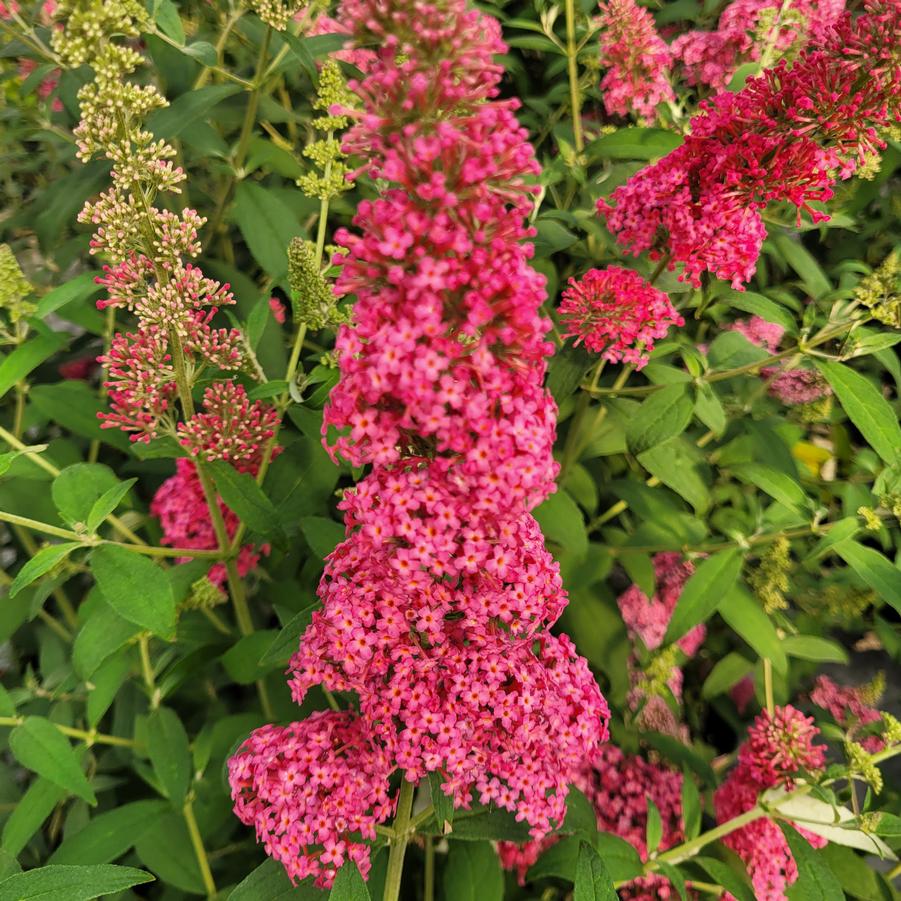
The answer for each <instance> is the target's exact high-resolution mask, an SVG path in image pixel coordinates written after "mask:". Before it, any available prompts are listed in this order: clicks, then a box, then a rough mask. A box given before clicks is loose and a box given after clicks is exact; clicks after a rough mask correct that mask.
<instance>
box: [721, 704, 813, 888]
mask: <svg viewBox="0 0 901 901" xmlns="http://www.w3.org/2000/svg"><path fill="white" fill-rule="evenodd" d="M818 734H819V730H818V729H817V728H816V726H814V724H813V718H812V717H806V716H804V714H803V713H801V712H800V711H799V710H796V709H795V708H794V707H792V706H791V705H786V706H785V707H776V709H775V710H774V712H773V713H772V714H770V713H769V712H768V711H766V710H764V711H762V712H761V713H760V715H759V716H758V717H757V719H756V720H755V721H754V723H753V724H752V726H751V727H750V728H749V729H748V739H747V741H746V742H745V744H743V745H742V746H741V748H740V749H739V752H738V766H736V767H735V769H734V770H732V772H731V773H730V774H729V776H728V778H727V779H726V781H725V782H723V784H722V785H721V786H720V787H719V788H718V789H717V790H716V792H715V794H714V808H715V811H716V819H717V822H718V823H724V822H726V821H727V820H731V819H732V818H734V817H737V816H739V815H740V814H742V813H745V812H746V811H748V810H751V808H753V807H754V806H755V805H756V804H757V799H758V797H759V796H760V795H761V793H762V792H764V791H766V790H767V789H770V788H775V787H777V786H784V787H790V786H791V784H792V776H793V774H795V773H797V772H798V770H802V769H804V770H814V769H818V768H820V767H822V766H823V764H824V762H825V751H826V746H825V745H818V744H814V739H815V738H816V737H817V735H818ZM799 831H800V832H801V834H802V835H803V836H804V837H805V838H806V839H807V840H808V841H809V842H810V844H811V845H813V846H814V847H815V848H822V847H823V846H824V845H825V844H826V839H824V838H822V837H821V836H818V835H815V834H814V833H812V832H810V831H808V830H805V829H803V828H799ZM723 841H724V843H725V844H726V845H727V846H728V847H729V848H731V849H732V850H733V851H735V853H736V854H738V856H739V857H741V859H742V860H743V861H744V864H745V866H746V867H747V869H748V874H749V875H750V877H751V882H752V883H753V885H754V897H755V898H758V899H759V901H784V899H785V898H786V894H785V890H786V888H787V887H788V886H790V885H791V884H792V883H793V882H795V881H796V880H797V878H798V865H797V863H796V862H795V859H794V857H792V854H791V851H790V850H789V848H788V842H786V840H785V836H784V835H783V834H782V831H781V830H780V829H779V827H778V826H777V825H776V824H775V823H774V822H773V821H772V820H769V819H766V818H761V819H757V820H754V821H752V822H750V823H748V824H747V825H746V826H742V827H741V828H740V829H736V830H735V831H734V832H731V833H729V835H727V836H726V837H725V838H724V839H723Z"/></svg>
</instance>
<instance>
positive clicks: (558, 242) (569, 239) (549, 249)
mask: <svg viewBox="0 0 901 901" xmlns="http://www.w3.org/2000/svg"><path fill="white" fill-rule="evenodd" d="M535 227H536V228H537V230H538V234H537V235H536V236H535V252H536V253H537V254H538V255H539V256H542V257H549V256H550V255H551V254H553V253H557V252H558V251H560V250H565V249H566V248H567V247H571V246H572V245H573V244H575V243H576V241H578V240H579V236H578V235H575V234H573V233H572V232H571V231H570V230H569V229H568V228H567V227H566V226H565V225H562V224H561V223H559V222H557V221H556V220H554V219H539V220H538V222H536V223H535Z"/></svg>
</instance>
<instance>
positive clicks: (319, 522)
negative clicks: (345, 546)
mask: <svg viewBox="0 0 901 901" xmlns="http://www.w3.org/2000/svg"><path fill="white" fill-rule="evenodd" d="M300 529H301V531H302V532H303V537H304V538H306V540H307V544H308V545H309V546H310V549H311V550H312V551H313V553H314V554H315V555H316V556H317V557H318V558H319V559H320V560H324V559H325V558H326V557H327V556H328V555H329V554H330V553H331V552H332V551H333V550H334V549H335V548H336V547H337V546H338V545H339V544H340V543H341V542H342V541H344V539H345V537H346V535H345V529H344V526H343V524H342V523H340V522H335V520H334V519H329V518H328V517H327V516H304V517H302V518H301V520H300Z"/></svg>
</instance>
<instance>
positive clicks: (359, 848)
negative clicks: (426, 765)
mask: <svg viewBox="0 0 901 901" xmlns="http://www.w3.org/2000/svg"><path fill="white" fill-rule="evenodd" d="M390 771H391V765H390V762H389V759H388V756H387V755H386V754H385V753H384V751H381V750H379V749H378V748H377V747H376V746H374V745H373V744H372V743H371V742H370V741H369V740H368V738H367V736H366V734H365V732H364V730H363V729H362V726H361V721H360V720H358V719H357V718H356V717H354V715H353V714H352V713H349V712H347V711H344V712H340V713H338V712H333V711H321V712H318V713H314V714H312V715H311V716H310V717H308V718H307V719H305V720H304V721H303V722H300V723H291V724H290V725H289V726H285V727H282V726H263V727H262V728H261V729H257V730H256V731H255V732H254V733H253V734H252V735H251V736H250V738H248V739H247V741H245V742H244V744H243V745H242V746H241V748H240V749H239V750H238V753H237V754H235V756H234V757H232V758H231V759H230V760H229V761H228V774H229V781H230V782H231V786H232V798H233V799H234V801H235V813H236V814H237V816H238V817H239V819H240V820H241V822H242V823H245V824H246V825H248V826H254V827H255V829H256V832H257V839H258V840H259V841H261V842H262V843H263V847H264V848H265V849H266V853H267V854H269V855H270V856H271V857H273V858H275V859H276V860H278V861H280V862H281V863H282V864H283V865H284V867H285V870H286V871H287V873H288V875H289V876H290V877H291V879H292V880H299V879H304V878H306V877H307V876H312V877H314V878H315V880H316V882H317V884H320V885H323V884H331V882H332V880H334V878H335V874H336V873H337V872H338V870H339V869H341V866H342V865H343V863H344V862H345V860H352V861H354V863H355V864H356V865H357V867H358V868H359V869H360V872H361V873H362V875H363V877H364V878H365V877H366V876H368V875H369V869H370V866H371V863H370V858H369V846H368V845H367V844H365V842H371V841H373V840H374V839H375V827H376V825H377V824H379V823H383V822H384V821H385V820H386V819H388V817H389V816H390V815H391V814H392V812H393V803H392V801H391V800H390V799H389V797H388V776H389V774H390Z"/></svg>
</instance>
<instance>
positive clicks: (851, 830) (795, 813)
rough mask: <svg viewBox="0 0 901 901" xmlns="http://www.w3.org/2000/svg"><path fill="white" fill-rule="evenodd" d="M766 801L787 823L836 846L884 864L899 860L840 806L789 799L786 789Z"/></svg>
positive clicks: (769, 794)
mask: <svg viewBox="0 0 901 901" xmlns="http://www.w3.org/2000/svg"><path fill="white" fill-rule="evenodd" d="M763 797H764V799H765V800H766V801H767V802H768V803H769V802H772V803H773V804H774V805H775V806H778V808H779V813H780V815H783V814H784V818H785V819H786V820H791V821H793V822H794V821H797V822H799V823H802V824H803V826H804V829H806V830H808V831H810V832H812V833H814V835H819V836H822V837H823V838H825V839H828V840H829V841H830V842H832V843H835V844H837V845H844V846H845V847H848V848H857V850H858V851H864V852H866V853H867V854H874V855H876V856H878V857H881V858H882V859H883V860H897V857H896V856H895V853H894V852H893V851H892V849H891V848H889V846H888V845H887V844H886V843H885V842H884V841H883V840H882V839H881V838H879V836H878V835H873V834H872V833H870V832H864V831H863V830H862V829H859V828H856V824H857V815H856V814H854V813H852V812H851V810H849V809H848V808H847V807H844V806H843V805H840V804H828V803H826V802H825V801H821V800H820V799H819V798H814V797H813V796H811V795H799V796H798V797H795V798H791V797H787V794H786V791H785V789H782V788H774V789H770V790H769V791H767V792H765V793H764V796H763Z"/></svg>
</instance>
